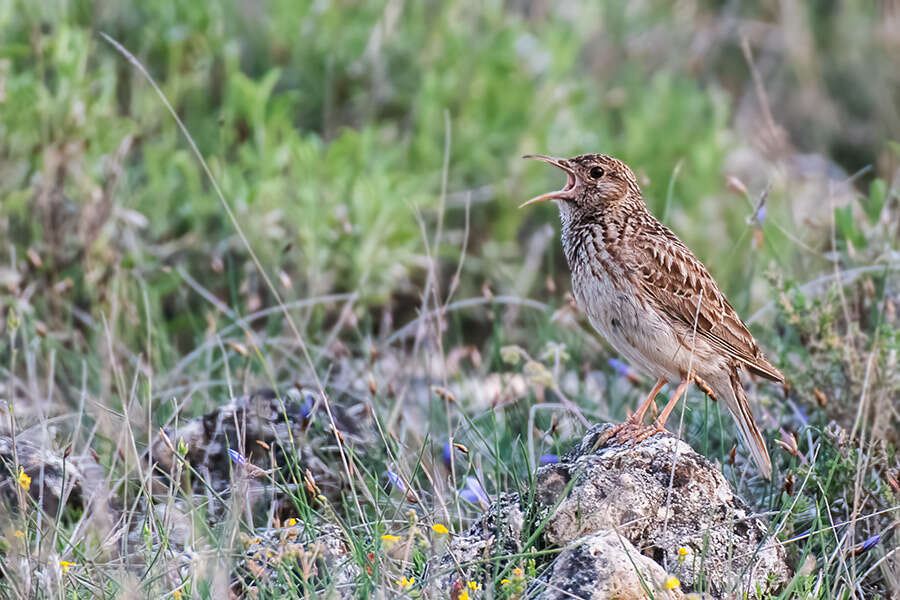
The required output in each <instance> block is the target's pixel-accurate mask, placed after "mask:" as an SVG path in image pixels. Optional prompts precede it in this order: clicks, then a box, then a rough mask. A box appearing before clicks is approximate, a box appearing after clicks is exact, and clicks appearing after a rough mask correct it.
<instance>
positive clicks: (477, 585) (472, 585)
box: [466, 581, 481, 592]
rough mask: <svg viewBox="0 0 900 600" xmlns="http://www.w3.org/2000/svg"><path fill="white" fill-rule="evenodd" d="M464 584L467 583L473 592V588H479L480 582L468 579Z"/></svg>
mask: <svg viewBox="0 0 900 600" xmlns="http://www.w3.org/2000/svg"><path fill="white" fill-rule="evenodd" d="M466 585H468V586H469V589H470V590H472V591H473V592H474V591H475V590H478V589H481V584H480V583H475V582H474V581H470V582H469V583H467V584H466Z"/></svg>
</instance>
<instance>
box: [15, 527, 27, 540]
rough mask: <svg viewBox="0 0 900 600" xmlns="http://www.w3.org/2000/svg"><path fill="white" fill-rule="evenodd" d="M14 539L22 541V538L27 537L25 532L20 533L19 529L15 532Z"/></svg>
mask: <svg viewBox="0 0 900 600" xmlns="http://www.w3.org/2000/svg"><path fill="white" fill-rule="evenodd" d="M13 537H17V538H19V539H20V540H21V539H22V538H24V537H25V532H23V531H19V530H18V529H16V530H15V531H14V532H13Z"/></svg>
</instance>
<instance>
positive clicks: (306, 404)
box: [300, 393, 313, 419]
mask: <svg viewBox="0 0 900 600" xmlns="http://www.w3.org/2000/svg"><path fill="white" fill-rule="evenodd" d="M312 412H313V397H312V394H309V393H306V394H303V404H301V405H300V414H301V415H302V416H303V418H304V419H308V418H309V415H311V414H312Z"/></svg>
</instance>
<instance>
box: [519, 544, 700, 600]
mask: <svg viewBox="0 0 900 600" xmlns="http://www.w3.org/2000/svg"><path fill="white" fill-rule="evenodd" d="M552 568H553V570H552V572H551V573H550V576H549V578H548V579H547V581H546V582H543V581H541V582H539V583H538V584H536V585H534V586H532V587H533V588H538V589H542V590H543V591H541V592H540V593H539V594H538V595H537V596H534V598H535V599H536V600H569V599H570V598H582V599H584V600H613V599H615V600H644V599H645V598H656V599H660V600H676V599H678V598H684V594H683V593H682V591H681V590H680V589H679V587H678V580H677V579H676V578H674V577H672V576H671V575H669V574H668V573H666V571H665V569H663V568H662V567H661V566H659V565H658V564H656V563H655V562H653V560H652V559H650V558H648V557H646V556H644V555H643V554H641V553H640V552H639V551H638V550H637V548H635V547H634V546H633V545H632V544H631V542H629V541H628V540H626V539H625V538H623V537H621V536H618V535H616V534H615V533H614V532H612V531H604V532H601V533H595V534H593V535H589V536H585V537H583V538H581V539H579V540H577V541H575V542H573V543H572V544H571V545H569V547H568V548H566V549H565V550H564V551H563V552H562V553H561V554H560V555H559V556H558V557H557V559H556V560H555V561H553V567H552ZM648 590H649V592H650V593H649V594H648V593H647V592H648ZM651 594H652V595H651ZM529 597H532V596H530V595H529Z"/></svg>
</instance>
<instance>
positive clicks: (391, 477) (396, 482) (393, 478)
mask: <svg viewBox="0 0 900 600" xmlns="http://www.w3.org/2000/svg"><path fill="white" fill-rule="evenodd" d="M386 473H387V478H388V481H390V482H391V485H392V486H394V487H395V488H397V489H398V490H400V491H401V492H402V491H403V490H405V489H406V484H404V483H403V479H401V477H400V476H399V475H397V474H396V473H394V472H393V471H387V472H386Z"/></svg>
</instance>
